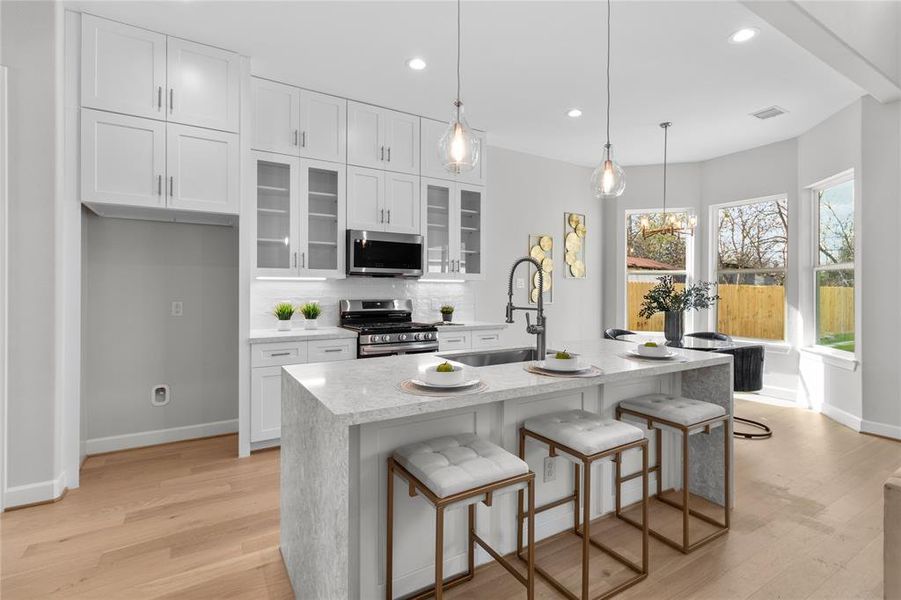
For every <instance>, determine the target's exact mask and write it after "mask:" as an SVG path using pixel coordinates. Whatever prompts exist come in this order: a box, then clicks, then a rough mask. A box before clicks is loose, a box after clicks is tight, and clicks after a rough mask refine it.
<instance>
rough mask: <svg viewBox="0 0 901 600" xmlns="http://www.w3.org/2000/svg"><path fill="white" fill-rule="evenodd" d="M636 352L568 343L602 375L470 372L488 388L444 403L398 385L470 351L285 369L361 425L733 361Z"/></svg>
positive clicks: (610, 344)
mask: <svg viewBox="0 0 901 600" xmlns="http://www.w3.org/2000/svg"><path fill="white" fill-rule="evenodd" d="M632 347H634V345H633V344H629V343H625V342H617V341H613V340H600V339H599V340H591V341H583V342H571V343H568V344H566V348H567V349H568V350H570V351H571V352H575V353H578V354H580V355H581V356H582V358H583V359H584V360H585V361H586V362H587V363H589V364H592V365H594V366H596V367H598V368H600V369H601V371H602V373H601V374H600V375H598V376H597V377H590V378H588V377H583V378H562V377H547V376H542V375H534V374H532V373H529V372H528V371H526V370H525V369H524V368H523V363H511V364H506V365H494V366H489V367H468V366H467V367H466V369H467V370H468V371H469V372H470V373H471V374H474V375H477V376H478V377H479V378H480V379H481V380H482V381H483V382H484V383H485V384H487V386H488V387H487V389H485V390H484V391H481V392H475V393H470V394H460V395H453V396H441V397H439V396H418V395H412V394H408V393H406V392H403V391H401V390H400V388H399V383H400V382H401V381H403V380H405V379H410V378H415V377H419V375H420V374H421V373H422V372H423V371H424V370H425V369H426V368H427V367H428V366H430V365H434V364H437V363H438V362H440V361H441V359H440V358H439V356H446V357H447V358H448V359H449V360H451V361H453V356H454V355H455V354H465V353H468V352H470V351H457V352H438V353H436V354H408V355H404V356H387V357H381V358H367V359H365V360H355V361H340V362H327V363H317V364H307V365H291V366H287V367H285V371H286V373H287V375H288V376H290V377H293V378H294V379H296V380H297V381H298V382H299V383H300V385H301V386H303V387H304V388H305V389H306V391H307V392H308V393H309V394H311V395H312V396H313V397H314V398H316V399H317V400H318V401H319V402H320V403H321V404H322V406H323V407H324V408H325V409H326V410H328V411H329V412H330V413H331V414H332V415H334V416H335V417H337V418H339V419H340V420H342V421H345V422H346V424H347V425H357V424H361V423H369V422H374V421H382V420H387V419H395V418H401V417H408V416H412V415H416V414H423V413H430V412H436V411H441V410H448V409H452V408H460V407H464V406H473V405H478V404H486V403H491V402H498V401H503V400H509V399H511V398H518V397H527V396H537V395H539V394H546V393H549V392H559V391H566V390H574V389H579V388H583V387H589V386H593V385H600V384H603V383H608V382H609V383H613V382H620V381H627V380H629V379H634V378H637V377H653V376H656V375H665V374H668V373H677V372H681V371H687V370H691V369H698V368H704V367H711V366H715V365H723V364H729V363H731V362H732V357H731V356H729V355H727V354H716V353H710V352H697V351H692V350H677V352H678V353H679V354H680V355H681V356H682V357H683V360H681V361H676V360H670V361H664V360H660V361H652V360H647V359H635V358H629V357H628V356H627V355H626V354H625V353H626V351H627V350H629V349H631V348H632ZM489 352H490V351H489Z"/></svg>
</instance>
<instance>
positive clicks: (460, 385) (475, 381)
mask: <svg viewBox="0 0 901 600" xmlns="http://www.w3.org/2000/svg"><path fill="white" fill-rule="evenodd" d="M479 381H480V379H479V378H478V377H476V378H475V379H469V380H467V381H464V382H462V383H455V384H453V385H435V384H434V383H429V382H427V381H423V380H422V379H411V380H410V383H412V384H413V385H415V386H417V387H421V388H426V389H430V390H455V389H458V388H467V387H472V386H474V385H478V383H479Z"/></svg>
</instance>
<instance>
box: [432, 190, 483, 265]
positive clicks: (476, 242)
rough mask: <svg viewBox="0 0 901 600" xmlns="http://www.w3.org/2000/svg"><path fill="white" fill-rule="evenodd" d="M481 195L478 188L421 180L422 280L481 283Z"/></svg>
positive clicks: (481, 191)
mask: <svg viewBox="0 0 901 600" xmlns="http://www.w3.org/2000/svg"><path fill="white" fill-rule="evenodd" d="M484 212H485V193H484V188H482V187H481V186H473V185H468V184H462V183H456V182H453V181H445V180H441V179H428V178H423V180H422V210H421V214H422V219H423V222H422V231H423V232H424V234H425V238H426V240H425V248H426V249H425V253H426V257H425V258H426V268H425V274H424V276H423V277H424V278H425V279H481V278H482V277H483V267H482V264H483V257H482V247H483V245H484Z"/></svg>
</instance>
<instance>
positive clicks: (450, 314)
mask: <svg viewBox="0 0 901 600" xmlns="http://www.w3.org/2000/svg"><path fill="white" fill-rule="evenodd" d="M440 310H441V320H442V321H444V322H446V323H450V322H451V321H452V320H453V319H454V307H453V305H451V304H445V305H444V306H442V307H441V308H440Z"/></svg>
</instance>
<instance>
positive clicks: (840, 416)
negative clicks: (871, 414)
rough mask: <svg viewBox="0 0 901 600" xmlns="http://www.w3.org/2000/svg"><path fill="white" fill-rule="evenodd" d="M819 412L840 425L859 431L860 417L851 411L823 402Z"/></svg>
mask: <svg viewBox="0 0 901 600" xmlns="http://www.w3.org/2000/svg"><path fill="white" fill-rule="evenodd" d="M820 412H821V413H822V414H824V415H826V416H827V417H829V418H830V419H832V420H833V421H835V422H836V423H839V424H840V425H844V426H845V427H848V428H850V429H853V430H854V431H858V432H859V431H861V423H862V419H861V418H860V417H855V416H854V415H852V414H851V413H849V412H847V411H844V410H842V409H840V408H836V407H834V406H831V405H829V404H824V405H823V406H822V407H821V408H820Z"/></svg>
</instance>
